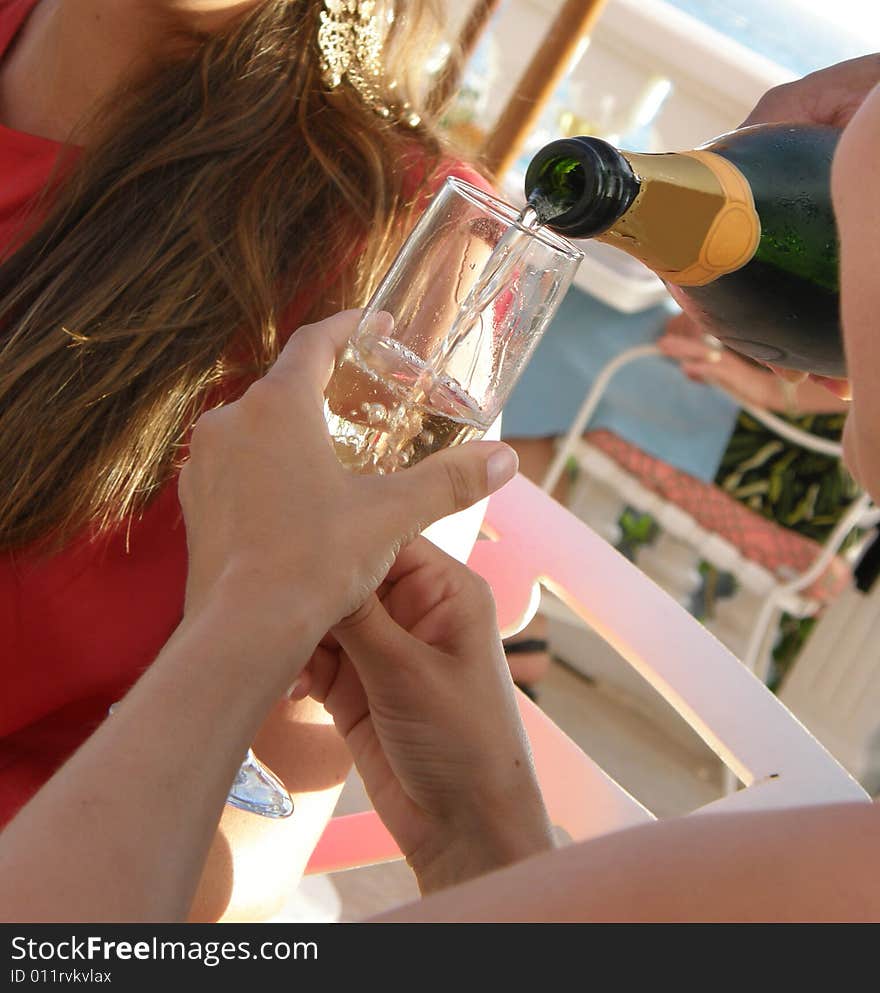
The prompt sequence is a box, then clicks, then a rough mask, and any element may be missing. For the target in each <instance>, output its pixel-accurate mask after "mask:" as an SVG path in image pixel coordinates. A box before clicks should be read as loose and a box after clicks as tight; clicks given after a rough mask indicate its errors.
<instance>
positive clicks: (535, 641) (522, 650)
mask: <svg viewBox="0 0 880 993" xmlns="http://www.w3.org/2000/svg"><path fill="white" fill-rule="evenodd" d="M549 647H550V645H549V643H548V641H547V639H546V638H523V639H522V640H521V641H505V642H504V654H505V655H526V654H529V653H532V652H546V651H547V650H548V648H549Z"/></svg>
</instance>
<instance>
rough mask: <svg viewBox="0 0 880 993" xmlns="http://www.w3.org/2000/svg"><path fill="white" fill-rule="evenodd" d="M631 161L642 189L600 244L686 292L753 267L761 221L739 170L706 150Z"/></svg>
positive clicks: (638, 156)
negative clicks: (685, 288)
mask: <svg viewBox="0 0 880 993" xmlns="http://www.w3.org/2000/svg"><path fill="white" fill-rule="evenodd" d="M623 155H624V156H625V157H626V159H627V160H628V161H629V163H630V165H631V166H632V169H633V171H634V172H635V174H636V176H637V177H638V179H639V181H640V184H641V189H640V191H639V194H638V196H637V197H636V199H635V201H634V202H633V203H632V205H631V206H630V208H629V209H628V210H627V212H626V213H625V214H624V215H623V216H622V217H621V218H620V219H619V220H618V221H617V222H616V223H615V224H614V226H613V227H612V228H610V229H609V230H608V231H606V232H605V233H604V234H602V235H600V236H599V240H601V241H605V242H608V243H609V244H612V245H615V246H616V247H618V248H621V249H623V251H625V252H628V253H629V254H630V255H634V256H635V257H636V258H638V259H640V260H641V261H642V262H644V263H645V264H646V265H648V266H649V267H650V268H651V269H653V270H654V271H655V272H656V273H657V274H658V275H659V276H660V277H661V278H662V279H665V280H666V281H667V282H670V283H676V284H678V285H679V286H704V285H705V284H706V283H711V282H712V281H713V280H715V279H717V278H718V277H719V276H723V275H725V274H726V273H729V272H734V271H735V270H736V269H740V268H741V267H742V266H744V265H745V264H746V263H747V262H749V261H750V260H751V258H752V257H753V256H754V254H755V251H756V250H757V248H758V242H759V241H760V238H761V221H760V218H759V217H758V212H757V211H756V209H755V202H754V198H753V196H752V190H751V187H750V186H749V183H748V181H747V180H746V178H745V177H744V176H743V174H742V173H741V172H740V171H739V169H737V167H736V166H735V165H733V163H731V162H728V161H727V159H725V158H722V156H720V155H718V154H717V153H715V152H710V151H704V150H698V151H690V152H674V153H668V154H661V155H642V154H636V153H630V152H624V153H623Z"/></svg>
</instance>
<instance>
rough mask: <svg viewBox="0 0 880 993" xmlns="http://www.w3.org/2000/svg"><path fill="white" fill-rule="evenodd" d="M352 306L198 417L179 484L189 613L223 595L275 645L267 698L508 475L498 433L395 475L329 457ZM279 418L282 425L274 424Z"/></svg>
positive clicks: (509, 456) (511, 464) (353, 321)
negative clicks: (417, 551) (427, 543)
mask: <svg viewBox="0 0 880 993" xmlns="http://www.w3.org/2000/svg"><path fill="white" fill-rule="evenodd" d="M358 318H359V312H357V311H348V312H344V313H342V314H337V315H335V316H334V317H331V318H329V319H327V320H326V321H322V322H321V323H319V324H315V325H310V326H308V327H305V328H302V329H300V330H299V331H297V332H296V333H295V334H294V335H293V337H292V338H291V340H290V342H289V343H288V345H287V346H286V347H285V349H284V351H283V352H282V353H281V355H280V356H279V358H278V361H277V362H276V363H275V365H274V366H273V367H272V369H271V370H270V371H269V373H268V374H267V375H266V376H265V377H264V378H263V379H261V380H260V381H259V382H257V383H255V384H254V385H253V386H252V387H250V389H248V391H247V393H246V394H245V395H244V396H243V397H242V398H241V399H240V400H239V401H237V402H236V403H232V404H229V405H227V406H225V407H221V408H218V409H217V410H215V411H211V412H210V413H208V414H205V415H204V416H203V417H202V418H200V420H199V422H198V423H197V425H196V428H195V431H194V433H193V438H192V443H191V450H190V460H189V462H188V463H187V464H186V466H185V467H184V469H183V472H182V474H181V479H180V498H181V505H182V507H183V512H184V517H185V520H186V528H187V540H188V544H189V557H190V569H189V576H188V581H187V593H186V609H185V613H186V615H187V616H190V617H192V616H194V615H197V614H199V612H201V611H202V610H203V609H204V608H205V607H206V606H207V604H208V603H209V602H211V601H212V600H215V601H216V598H217V597H218V596H219V597H220V598H221V600H222V602H224V603H227V604H228V603H235V602H236V601H239V602H241V603H243V604H247V610H246V611H243V612H242V615H243V618H244V617H246V618H247V623H248V624H250V625H252V626H254V627H258V628H259V631H260V641H261V644H263V645H265V646H266V647H270V646H271V645H274V646H275V647H276V648H277V651H276V652H274V653H272V652H270V653H269V654H268V655H266V657H272V658H276V659H277V661H278V671H277V673H275V674H274V677H273V676H272V675H270V674H266V673H263V674H262V676H261V679H263V680H265V686H266V690H267V692H269V693H274V694H275V695H276V696H278V695H280V694H282V693H283V692H284V691H285V690H286V689H287V687H288V686H290V685H291V684H292V683H294V682H295V681H296V679H297V677H298V675H299V670H300V668H301V665H302V662H303V661H304V660H302V659H299V660H297V659H296V658H295V654H291V651H292V650H291V649H288V648H286V647H285V646H288V645H293V644H295V643H299V644H302V643H303V642H304V641H305V642H306V643H308V642H311V643H312V644H313V645H315V644H317V642H318V640H319V639H320V638H321V636H322V635H323V634H324V633H325V632H326V631H327V630H329V629H330V628H331V627H332V626H333V625H334V624H337V623H338V622H339V621H340V620H341V619H342V618H344V617H346V616H348V615H349V614H352V613H353V612H355V611H357V610H358V609H359V608H360V607H361V606H362V605H363V604H364V603H365V602H366V601H367V600H368V598H369V597H370V596H371V595H372V594H373V593H374V592H375V590H376V589H378V587H379V585H380V584H381V583H382V581H383V580H384V579H385V577H386V575H387V573H388V570H389V569H390V568H391V566H392V565H393V563H394V561H395V559H396V557H397V555H398V553H399V552H400V550H401V549H402V548H403V547H404V546H405V545H406V544H407V543H408V542H409V541H411V540H412V539H413V538H414V537H415V536H416V535H417V534H418V533H419V531H420V530H421V529H422V528H424V527H425V526H426V525H428V524H429V523H432V522H433V521H435V520H438V519H439V518H441V517H445V516H447V515H449V514H452V513H454V512H456V511H458V510H461V509H463V508H464V507H467V506H469V505H470V504H472V503H475V502H476V501H478V500H480V499H482V498H484V497H485V496H487V495H488V494H489V493H491V492H493V491H494V490H496V489H498V488H499V487H500V486H501V485H503V484H504V483H505V482H507V481H508V480H509V479H510V478H511V477H512V476H513V475H514V474H515V472H516V456H515V455H514V454H513V452H512V451H511V449H509V448H508V447H507V446H506V445H504V444H502V443H500V442H474V443H472V444H468V445H464V446H462V447H460V448H453V449H448V450H446V451H443V452H440V453H437V455H436V456H432V457H431V458H429V459H426V460H425V462H424V463H421V464H419V465H418V466H415V467H413V468H412V469H411V470H409V471H407V472H405V473H399V474H394V475H391V476H385V477H383V476H372V475H365V476H358V475H355V474H352V473H350V472H347V471H346V470H345V469H344V468H343V467H342V466H341V465H340V463H339V461H338V460H337V458H336V456H335V454H334V450H333V446H332V444H331V442H330V438H329V436H328V433H327V427H326V424H325V420H324V413H323V390H324V388H325V386H326V384H327V381H328V379H329V377H330V374H331V372H332V371H333V367H334V362H335V359H336V355H337V352H338V351H339V350H340V349H341V348H342V346H343V344H344V343H345V342H346V340H347V339H348V338H349V336H350V335H351V334H352V332H353V331H354V329H355V327H356V326H357V321H358ZM279 425H283V430H279Z"/></svg>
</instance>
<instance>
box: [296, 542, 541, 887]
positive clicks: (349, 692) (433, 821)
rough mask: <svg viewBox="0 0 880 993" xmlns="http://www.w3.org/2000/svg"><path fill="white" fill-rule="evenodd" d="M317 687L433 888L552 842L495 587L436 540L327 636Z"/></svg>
mask: <svg viewBox="0 0 880 993" xmlns="http://www.w3.org/2000/svg"><path fill="white" fill-rule="evenodd" d="M306 689H308V691H309V692H310V693H311V694H312V695H313V696H314V697H315V698H317V699H318V700H320V701H321V702H323V703H324V705H325V707H326V709H327V711H328V712H329V713H330V714H331V715H332V717H333V719H334V722H335V724H336V726H337V729H338V730H339V731H340V733H341V734H342V735H343V736H344V737H345V739H346V741H347V743H348V746H349V748H350V750H351V752H352V755H353V757H354V760H355V763H356V765H357V767H358V771H359V772H360V774H361V776H362V778H363V780H364V783H365V785H366V788H367V791H368V793H369V795H370V798H371V800H372V801H373V804H374V806H375V809H376V811H377V813H378V814H379V816H380V817H381V818H382V820H383V822H384V823H385V825H386V826H387V827H388V829H389V830H390V831H391V833H392V834H393V835H394V837H395V839H396V841H397V842H398V844H399V845H400V847H401V850H402V851H403V853H404V854H405V855H406V857H407V860H408V861H409V863H410V865H411V866H412V868H413V870H414V871H415V873H416V876H417V878H418V880H419V885H420V887H421V889H422V892H423V893H425V892H429V891H432V890H436V889H440V888H442V887H444V886H447V885H451V884H453V883H457V882H462V881H463V880H465V879H468V878H471V877H474V876H477V875H480V874H482V873H485V872H488V871H490V870H492V869H495V868H498V867H500V866H502V865H506V864H509V863H511V862H514V861H518V860H520V859H522V858H525V857H527V856H529V855H532V854H534V853H535V852H538V851H541V850H544V849H546V848H549V847H552V843H553V842H552V834H551V830H550V825H549V822H548V820H547V815H546V812H545V810H544V806H543V802H542V800H541V795H540V790H539V788H538V784H537V780H536V777H535V772H534V769H533V766H532V759H531V753H530V750H529V746H528V741H527V739H526V736H525V731H524V729H523V726H522V722H521V721H520V717H519V712H518V709H517V704H516V698H515V695H514V689H513V683H512V682H511V679H510V672H509V670H508V666H507V662H506V660H505V657H504V651H503V649H502V647H501V641H500V638H499V635H498V629H497V624H496V619H495V605H494V602H493V600H492V595H491V592H490V591H489V588H488V587H487V585H486V584H485V582H484V581H483V580H482V579H480V578H479V577H477V576H476V575H474V573H473V572H471V570H470V569H468V568H467V567H466V566H463V565H461V564H460V563H458V562H456V561H455V560H454V559H452V558H450V557H449V556H448V555H446V554H445V553H443V552H441V551H439V550H438V549H437V548H435V547H434V546H433V545H431V543H430V542H428V541H426V540H425V539H419V540H418V541H416V542H413V543H412V544H411V545H409V546H408V547H407V548H406V549H405V550H404V551H403V552H402V553H401V555H400V556H399V558H398V559H397V561H396V563H395V564H394V566H393V567H392V569H391V571H390V573H389V575H388V578H387V581H386V583H385V584H384V585H383V587H382V589H381V590H380V591H379V594H378V595H372V596H371V597H370V598H369V599H368V600H367V601H366V602H365V603H364V604H363V605H362V606H361V607H360V609H359V610H358V611H356V612H355V613H354V614H353V615H352V616H351V617H348V618H346V619H345V620H344V621H343V622H342V623H341V624H339V625H337V627H336V628H335V629H334V632H333V636H331V637H328V638H325V639H324V641H323V643H322V644H321V646H320V647H319V648H318V650H317V651H316V653H315V656H314V657H313V659H312V661H311V663H310V664H309V667H308V670H307V674H306V676H305V678H304V683H303V688H302V691H305V690H306Z"/></svg>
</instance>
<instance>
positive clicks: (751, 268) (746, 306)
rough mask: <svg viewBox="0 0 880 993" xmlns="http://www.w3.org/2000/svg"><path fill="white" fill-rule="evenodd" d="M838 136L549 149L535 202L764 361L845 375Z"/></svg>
mask: <svg viewBox="0 0 880 993" xmlns="http://www.w3.org/2000/svg"><path fill="white" fill-rule="evenodd" d="M839 137H840V132H839V130H837V129H836V128H831V127H823V126H817V125H790V124H783V125H780V124H774V125H756V126H754V127H749V128H742V129H740V130H739V131H733V132H731V133H730V134H726V135H722V136H721V137H720V138H716V139H715V140H714V141H711V142H709V143H708V144H706V145H703V146H702V147H700V148H699V149H696V150H693V151H687V152H674V153H668V154H660V155H646V154H637V153H631V152H623V151H619V150H618V149H616V148H614V147H613V146H612V145H609V144H608V143H607V142H605V141H602V140H601V139H598V138H592V137H580V138H565V139H561V140H559V141H554V142H551V143H550V144H549V145H546V146H545V147H544V148H542V149H541V150H540V151H539V152H538V153H537V155H535V157H534V158H533V159H532V161H531V163H530V165H529V168H528V171H527V173H526V181H525V187H526V196H527V197H528V200H529V203H530V204H531V206H532V207H533V209H534V210H535V212H536V214H537V220H538V223H540V224H547V225H548V226H549V227H551V228H553V229H554V230H556V231H558V232H559V233H560V234H564V235H566V236H568V237H570V238H596V239H598V240H599V241H604V242H607V243H608V244H610V245H614V246H616V247H617V248H620V249H622V250H623V251H625V252H628V253H629V254H630V255H633V256H635V257H636V258H637V259H639V260H640V261H642V262H644V263H645V265H647V266H649V267H650V268H651V269H653V270H654V271H655V272H656V273H657V274H658V275H659V276H660V277H661V278H662V279H664V280H665V281H666V282H667V284H669V287H670V292H671V293H672V295H673V296H674V297H675V299H676V300H677V301H678V302H679V303H680V304H681V306H682V307H683V309H684V310H685V311H687V312H689V313H690V314H692V315H693V316H694V317H696V318H697V319H698V320H699V321H700V322H701V323H702V324H703V326H704V327H706V328H708V329H709V330H711V331H712V333H713V334H715V335H716V336H717V337H718V338H720V339H721V340H722V341H723V342H725V344H727V345H729V346H730V347H731V348H734V349H736V350H737V351H739V352H742V353H744V354H745V355H749V356H751V357H752V358H755V359H758V360H760V361H762V362H768V363H773V364H775V365H779V366H787V367H789V368H793V369H801V370H804V371H807V372H815V373H820V374H822V375H825V376H834V377H840V376H845V374H846V370H845V365H844V356H843V344H842V339H841V333H840V310H839V288H838V268H839V260H838V239H837V229H836V225H835V221H834V213H833V210H832V206H831V188H830V173H831V159H832V157H833V155H834V150H835V147H836V145H837V141H838V138H839Z"/></svg>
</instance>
